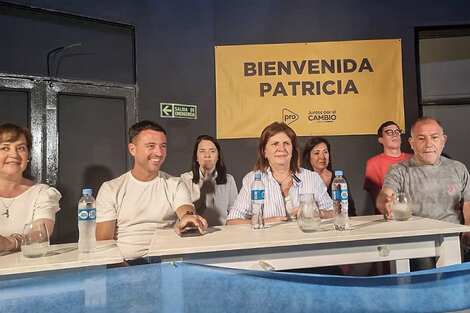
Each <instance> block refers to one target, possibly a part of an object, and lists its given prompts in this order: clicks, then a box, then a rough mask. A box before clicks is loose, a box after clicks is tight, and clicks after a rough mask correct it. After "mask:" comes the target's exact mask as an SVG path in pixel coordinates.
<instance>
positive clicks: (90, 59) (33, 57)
mask: <svg viewBox="0 0 470 313" xmlns="http://www.w3.org/2000/svg"><path fill="white" fill-rule="evenodd" d="M0 39H1V42H2V47H5V48H3V49H0V72H5V73H13V74H27V75H37V76H48V66H47V59H48V58H47V55H48V52H50V51H52V50H54V49H56V48H59V47H65V46H69V45H74V44H78V43H80V44H81V46H75V47H71V48H68V49H64V50H62V51H58V52H57V53H55V54H51V55H50V57H49V60H50V65H49V67H50V74H51V76H53V77H60V78H71V79H83V80H96V81H110V82H119V83H134V82H135V77H134V76H135V75H134V73H135V70H134V30H133V28H132V27H130V26H126V25H118V24H113V23H105V22H99V21H95V20H91V19H85V18H79V17H76V16H70V15H66V14H59V13H53V12H45V11H39V10H32V9H28V8H25V7H18V6H11V5H7V4H2V3H0Z"/></svg>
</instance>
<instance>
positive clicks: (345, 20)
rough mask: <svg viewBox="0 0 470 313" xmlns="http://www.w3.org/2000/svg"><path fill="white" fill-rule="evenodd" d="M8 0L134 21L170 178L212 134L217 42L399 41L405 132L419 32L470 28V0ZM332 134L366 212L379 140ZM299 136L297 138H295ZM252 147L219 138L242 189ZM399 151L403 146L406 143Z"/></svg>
mask: <svg viewBox="0 0 470 313" xmlns="http://www.w3.org/2000/svg"><path fill="white" fill-rule="evenodd" d="M8 2H11V3H17V4H24V5H31V6H35V7H40V8H44V9H48V10H55V11H60V12H66V13H70V14H76V15H81V16H86V17H91V18H96V19H103V20H108V21H113V22H120V23H125V24H130V25H134V26H135V34H136V62H137V63H136V73H137V76H136V78H137V84H138V88H139V93H138V97H139V98H138V110H139V112H138V117H139V119H140V120H142V119H154V120H157V121H158V122H160V123H161V124H162V125H163V126H164V127H165V128H167V131H168V138H169V155H168V158H167V161H166V162H165V165H164V170H165V171H167V172H169V173H171V174H174V175H179V174H180V173H182V172H184V171H187V170H189V168H190V151H191V150H192V144H193V142H194V139H195V137H196V136H197V135H198V134H202V133H208V134H211V135H215V83H214V46H215V45H227V44H255V43H256V44H259V43H285V42H315V41H335V40H358V39H384V38H400V39H401V40H402V48H403V82H404V101H405V110H406V124H407V131H408V130H409V125H410V123H411V122H412V121H413V120H414V119H416V118H417V117H418V114H419V108H418V82H417V75H416V61H415V58H416V56H415V54H416V51H415V47H416V42H415V28H416V27H425V26H448V25H464V24H470V18H469V17H470V2H469V1H465V0H447V1H442V0H440V1H438V0H431V1H429V0H417V1H404V0H386V1H375V0H349V1H348V0H337V1H319V0H310V1H307V0H292V1H287V0H252V1H248V0H191V1H190V0H187V1H184V0H164V1H158V0H139V1H133V0H120V1H114V0H101V1H97V0H80V1H57V0H55V1H54V0H41V1H39V0H36V1H34V0H29V1H27V0H23V1H8ZM8 31H9V30H7V29H2V30H1V31H0V32H1V33H2V35H4V34H5V32H8ZM19 40H20V39H19ZM0 49H15V47H2V48H0ZM1 71H3V70H2V65H1V61H0V72H1ZM160 102H175V103H187V104H196V105H198V120H196V121H186V120H184V121H179V120H165V119H161V118H160V117H159V103H160ZM377 105H380V103H377ZM328 139H329V140H330V142H331V146H332V161H333V167H334V168H335V169H342V170H343V171H344V172H345V173H346V174H347V177H348V179H349V184H350V186H351V187H350V188H351V191H352V194H353V197H354V199H355V201H356V207H358V212H359V213H361V212H363V213H370V212H372V211H371V207H370V203H369V200H368V196H367V194H366V193H365V192H364V191H363V190H362V185H363V179H364V170H365V162H366V160H367V159H368V158H369V157H371V156H373V155H375V154H377V153H379V152H380V151H381V149H380V148H381V147H380V146H379V144H378V143H377V140H376V138H375V136H337V137H330V138H328ZM305 141H306V138H301V143H303V142H305ZM404 141H405V140H404ZM256 144H257V141H256V140H254V139H244V140H224V141H222V147H223V149H224V153H225V156H226V158H227V163H228V167H229V172H230V173H232V174H233V175H234V176H235V178H236V180H237V183H238V187H239V188H240V182H241V178H242V177H243V175H244V174H245V173H246V172H248V171H249V170H250V169H251V168H252V166H253V165H254V162H255V158H256ZM403 148H404V150H409V146H408V144H407V143H406V142H404V144H403ZM467 165H468V164H467ZM361 208H362V210H361Z"/></svg>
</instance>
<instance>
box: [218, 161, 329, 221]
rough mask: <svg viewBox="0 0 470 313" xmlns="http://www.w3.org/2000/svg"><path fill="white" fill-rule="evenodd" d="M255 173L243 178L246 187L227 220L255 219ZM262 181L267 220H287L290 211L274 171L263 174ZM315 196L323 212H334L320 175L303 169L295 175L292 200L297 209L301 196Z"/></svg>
mask: <svg viewBox="0 0 470 313" xmlns="http://www.w3.org/2000/svg"><path fill="white" fill-rule="evenodd" d="M255 173H256V172H254V171H252V172H249V173H248V174H247V175H245V177H244V178H243V186H242V188H241V190H240V193H239V194H238V197H237V199H236V200H235V203H234V204H233V207H232V208H231V210H230V212H229V214H228V216H227V220H232V219H250V218H251V195H250V194H251V184H252V183H253V181H254V180H255ZM261 181H262V182H263V183H264V188H265V191H264V214H263V215H264V218H268V217H277V216H286V207H285V201H284V196H283V195H282V191H281V187H280V186H279V183H278V182H277V181H276V179H275V178H274V176H273V174H272V172H271V169H270V168H268V169H267V170H266V172H262V173H261ZM304 193H313V194H314V197H315V202H316V204H317V206H318V207H319V208H320V209H321V210H332V209H333V201H332V200H331V198H330V196H329V195H328V192H327V191H326V186H325V184H324V183H323V181H322V179H321V178H320V175H318V174H317V173H315V172H312V171H309V170H307V169H304V168H301V169H300V171H299V172H298V173H296V174H294V175H293V186H292V187H291V188H290V190H289V196H290V200H291V202H292V206H293V207H298V206H299V194H304Z"/></svg>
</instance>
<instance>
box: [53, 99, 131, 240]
mask: <svg viewBox="0 0 470 313" xmlns="http://www.w3.org/2000/svg"><path fill="white" fill-rule="evenodd" d="M58 131H59V183H58V186H57V188H58V189H59V190H60V192H61V193H62V200H61V201H60V207H61V211H59V213H58V216H57V223H56V233H55V234H54V236H55V238H57V240H60V242H73V241H76V240H78V228H77V204H78V200H79V199H80V197H81V191H82V189H83V188H92V189H93V196H94V197H95V198H96V195H97V194H98V190H99V187H100V186H101V184H102V183H103V182H105V181H107V180H110V179H112V178H114V177H117V176H119V175H121V174H122V173H124V172H125V171H126V168H125V164H126V159H127V141H126V118H125V101H124V100H122V99H113V98H103V97H90V96H74V95H61V96H59V106H58Z"/></svg>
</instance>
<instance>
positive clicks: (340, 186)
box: [331, 171, 351, 230]
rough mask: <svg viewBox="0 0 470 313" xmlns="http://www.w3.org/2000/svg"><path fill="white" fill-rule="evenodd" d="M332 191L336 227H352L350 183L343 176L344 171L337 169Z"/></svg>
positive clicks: (345, 228)
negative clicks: (349, 198) (350, 219)
mask: <svg viewBox="0 0 470 313" xmlns="http://www.w3.org/2000/svg"><path fill="white" fill-rule="evenodd" d="M331 193H332V195H331V196H332V198H333V208H334V210H335V229H336V230H348V229H350V228H351V227H350V224H349V216H348V184H347V183H346V180H345V179H344V178H343V171H335V179H333V182H332V186H331Z"/></svg>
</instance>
